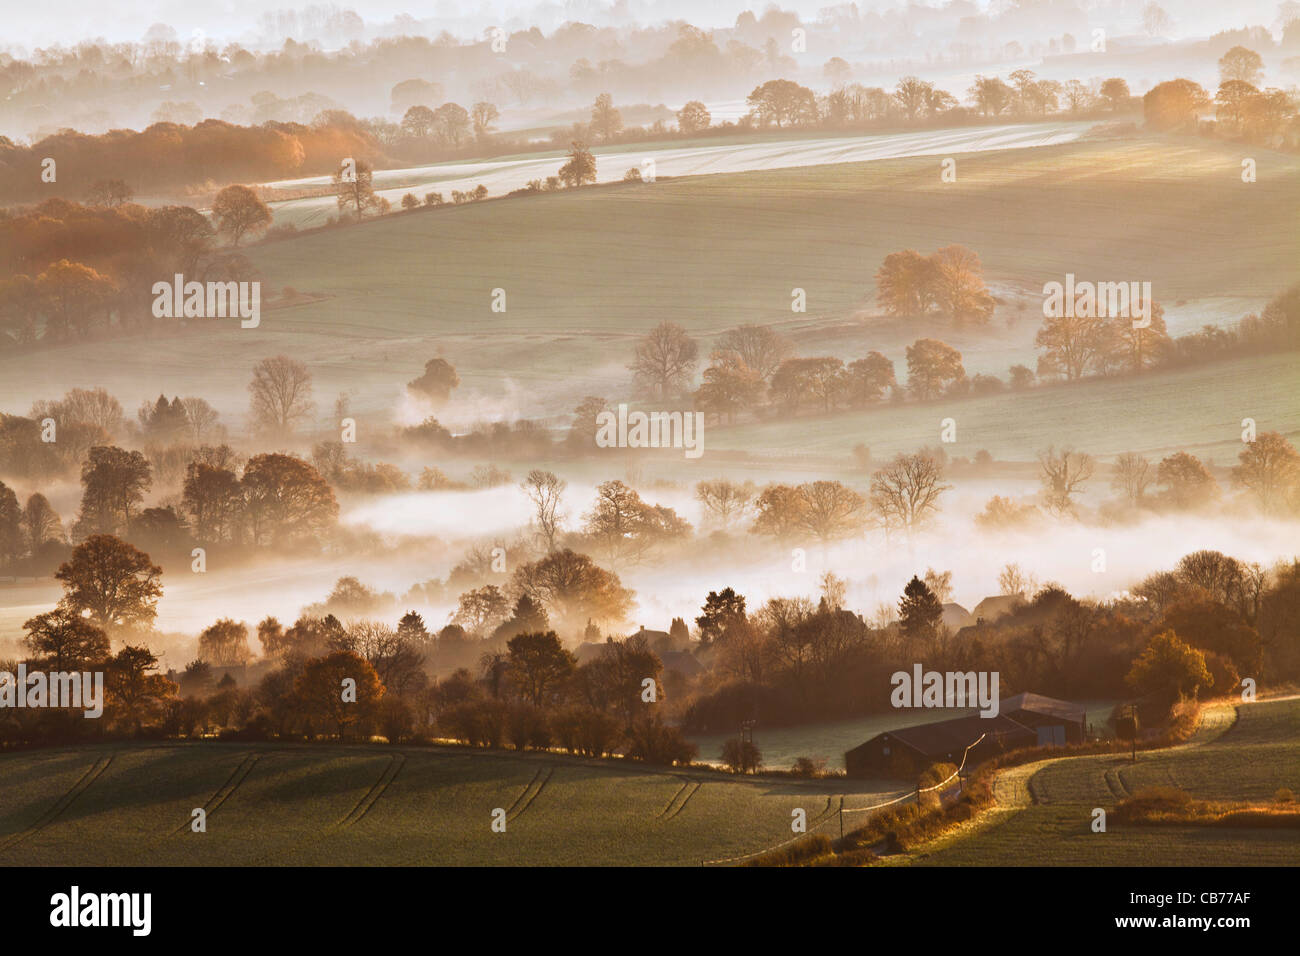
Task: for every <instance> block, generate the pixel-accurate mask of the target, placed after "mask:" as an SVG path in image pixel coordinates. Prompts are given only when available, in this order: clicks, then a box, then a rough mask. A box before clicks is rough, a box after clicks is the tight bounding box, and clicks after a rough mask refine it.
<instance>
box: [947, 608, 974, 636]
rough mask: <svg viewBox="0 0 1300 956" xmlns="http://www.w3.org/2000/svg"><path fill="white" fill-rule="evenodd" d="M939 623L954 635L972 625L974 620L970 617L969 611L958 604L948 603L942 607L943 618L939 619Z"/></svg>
mask: <svg viewBox="0 0 1300 956" xmlns="http://www.w3.org/2000/svg"><path fill="white" fill-rule="evenodd" d="M939 622H940V623H941V624H943V625H944V627H946V628H948V630H949V631H951V632H952V633H954V634H956V633H957V632H958V631H960V630H961V629H962V628H963V627H967V626H969V625H971V624H974V623H975V618H973V617H971V613H970V611H968V610H966V609H965V608H964V607H962V606H961V605H960V604H953V603H952V602H949V603H947V604H945V605H944V606H943V616H942V617H940V618H939Z"/></svg>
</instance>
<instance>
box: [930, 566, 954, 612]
mask: <svg viewBox="0 0 1300 956" xmlns="http://www.w3.org/2000/svg"><path fill="white" fill-rule="evenodd" d="M925 586H926V587H927V588H929V589H930V591H931V592H932V593H933V594H934V596H935V597H936V598H938V599H939V603H940V604H947V603H948V602H949V601H951V600H952V572H951V571H943V572H939V571H936V570H935V569H934V568H926V569H925Z"/></svg>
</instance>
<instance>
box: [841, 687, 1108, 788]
mask: <svg viewBox="0 0 1300 956" xmlns="http://www.w3.org/2000/svg"><path fill="white" fill-rule="evenodd" d="M1085 720H1086V714H1085V713H1084V709H1083V708H1082V707H1080V706H1078V705H1077V704H1072V703H1070V702H1069V701H1064V700H1056V699H1054V698H1051V697H1044V696H1042V695H1040V694H1017V695H1016V696H1015V697H1008V698H1006V699H1005V700H1002V701H1000V702H999V703H998V715H997V716H996V717H980V716H979V715H978V714H972V715H971V716H969V717H955V718H953V719H951V720H940V721H937V722H935V723H929V724H918V725H916V726H913V727H902V728H900V729H898V730H890V731H886V732H885V733H882V734H877V735H876V736H875V737H872V738H871V739H870V740H868V741H867V742H866V743H863V744H859V745H858V746H857V747H854V748H853V749H852V750H850V751H848V752H847V753H846V754H845V755H844V766H845V768H846V770H847V771H848V775H849V776H850V777H897V778H908V777H915V776H917V775H918V774H920V773H922V772H923V771H925V769H926V768H927V767H929V766H931V765H932V764H936V763H951V764H956V765H960V764H961V761H962V756H963V754H966V752H967V751H966V748H967V747H970V752H969V756H968V757H967V766H968V767H969V766H974V765H975V764H977V763H979V762H981V761H983V760H987V759H989V758H990V757H996V756H997V755H998V754H1001V753H1005V752H1006V751H1008V750H1017V749H1020V748H1022V747H1038V746H1063V745H1065V744H1067V743H1078V742H1080V741H1082V740H1083V735H1084V726H1085ZM980 735H983V739H982V740H980ZM977 740H978V741H979V743H977V744H975V745H974V746H973V747H972V746H971V744H972V743H974V742H975V741H977Z"/></svg>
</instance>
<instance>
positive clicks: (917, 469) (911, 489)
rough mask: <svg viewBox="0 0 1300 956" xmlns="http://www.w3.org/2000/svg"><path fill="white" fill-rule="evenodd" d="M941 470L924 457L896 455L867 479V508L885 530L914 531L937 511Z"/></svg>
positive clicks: (945, 489)
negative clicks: (869, 502) (868, 485)
mask: <svg viewBox="0 0 1300 956" xmlns="http://www.w3.org/2000/svg"><path fill="white" fill-rule="evenodd" d="M942 478H943V468H942V466H941V465H940V464H939V462H937V461H936V460H935V459H934V458H932V457H931V456H930V455H926V454H917V455H898V456H896V457H895V458H894V460H893V461H891V462H890V463H889V464H888V465H886V466H885V467H884V468H882V469H881V470H880V471H878V472H876V473H875V474H874V475H873V476H872V477H871V507H872V508H873V509H874V510H875V511H876V513H877V515H879V517H880V519H881V521H882V523H883V524H884V526H885V528H886V529H889V528H901V529H903V530H905V531H909V532H910V531H915V530H917V529H918V528H920V527H922V526H924V525H925V523H926V522H928V521H929V520H930V519H931V518H932V517H933V516H934V515H935V514H936V513H937V512H938V510H939V496H940V495H942V494H943V493H944V492H945V491H947V490H948V489H950V488H951V487H952V486H951V485H945V484H943V483H942Z"/></svg>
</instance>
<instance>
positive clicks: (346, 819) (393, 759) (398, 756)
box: [248, 753, 406, 866]
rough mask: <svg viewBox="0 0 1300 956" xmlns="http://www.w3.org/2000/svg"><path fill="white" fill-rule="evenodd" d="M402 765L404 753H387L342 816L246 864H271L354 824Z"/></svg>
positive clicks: (367, 811)
mask: <svg viewBox="0 0 1300 956" xmlns="http://www.w3.org/2000/svg"><path fill="white" fill-rule="evenodd" d="M404 766H406V754H404V753H390V754H389V755H388V763H387V764H385V765H384V769H383V770H381V771H380V773H379V777H378V778H377V779H376V780H375V782H374V783H372V784H371V785H370V788H369V789H368V790H367V791H366V792H365V794H364V795H363V796H362V797H361V799H360V800H358V801H357V802H356V804H354V805H353V807H352V809H351V810H349V811H348V812H347V813H346V814H344V815H343V817H342V818H340V819H339V820H337V821H335V822H334V823H331V824H329V825H328V826H326V827H324V828H323V829H321V830H319V831H317V832H316V833H315V834H313V835H311V836H308V837H304V838H303V839H301V840H298V841H297V842H295V843H293V844H292V845H290V846H288V847H285V848H284V849H283V850H282V851H280V852H279V853H275V854H274V855H273V854H272V853H265V854H263V855H262V856H259V857H257V858H256V859H255V860H253V861H252V863H250V864H248V865H250V866H268V865H273V864H274V863H276V862H277V861H278V859H279V858H281V857H288V856H291V855H293V854H295V853H299V852H301V851H303V850H307V849H310V848H312V847H314V846H316V845H317V844H319V843H320V842H321V841H322V840H326V839H328V838H329V837H331V836H333V835H335V834H337V833H339V832H340V831H342V830H347V829H349V828H351V827H353V826H355V825H356V824H357V823H359V822H360V821H361V819H362V818H363V817H365V816H366V815H367V814H369V813H370V811H371V810H373V809H374V806H375V804H376V803H378V802H379V800H380V798H381V797H382V796H383V795H384V794H385V793H387V792H388V788H389V787H390V786H392V784H393V781H394V780H396V779H397V775H398V773H400V772H401V769H402V768H403V767H404Z"/></svg>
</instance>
